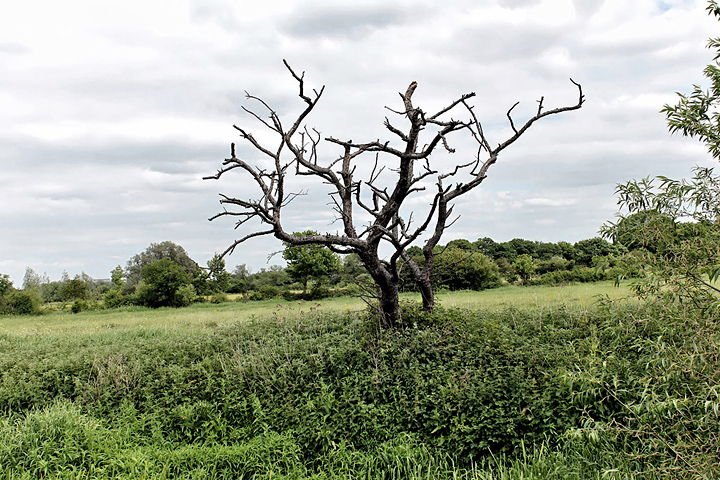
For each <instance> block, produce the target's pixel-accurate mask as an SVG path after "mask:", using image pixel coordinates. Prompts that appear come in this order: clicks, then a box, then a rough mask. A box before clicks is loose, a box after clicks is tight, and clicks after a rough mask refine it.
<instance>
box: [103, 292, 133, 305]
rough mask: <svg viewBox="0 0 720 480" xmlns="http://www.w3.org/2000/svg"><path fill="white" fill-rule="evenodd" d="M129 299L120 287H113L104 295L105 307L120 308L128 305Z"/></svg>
mask: <svg viewBox="0 0 720 480" xmlns="http://www.w3.org/2000/svg"><path fill="white" fill-rule="evenodd" d="M127 303H128V299H127V298H125V296H123V294H122V293H121V292H120V289H119V288H113V289H111V290H108V292H107V293H106V294H105V296H104V297H103V307H105V308H118V307H122V306H123V305H126V304H127Z"/></svg>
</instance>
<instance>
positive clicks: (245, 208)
mask: <svg viewBox="0 0 720 480" xmlns="http://www.w3.org/2000/svg"><path fill="white" fill-rule="evenodd" d="M285 66H286V67H287V69H288V70H289V72H290V75H291V76H292V77H293V78H294V79H295V81H296V82H297V85H298V90H299V92H298V96H299V98H300V99H301V101H302V102H303V103H304V108H303V110H302V111H301V112H300V113H299V114H298V115H297V116H296V117H294V118H291V119H290V121H284V120H283V119H281V118H280V115H279V114H278V113H277V112H276V111H275V110H273V109H272V108H271V107H270V105H269V104H268V103H267V102H265V101H264V100H262V99H261V98H259V97H256V96H252V95H248V96H247V97H248V98H249V99H250V100H252V101H253V102H257V105H258V109H259V111H253V110H251V109H248V108H245V111H246V112H248V113H249V114H250V115H251V116H252V117H253V118H254V119H255V120H257V121H259V122H260V123H261V125H262V126H263V127H264V128H266V129H268V130H269V131H270V133H271V134H272V136H273V140H268V142H267V143H266V142H265V141H264V140H263V141H262V142H261V140H259V139H258V137H256V136H255V135H254V134H252V133H251V132H249V131H247V130H245V129H243V128H240V127H236V129H237V130H238V132H239V133H240V136H241V138H242V139H243V140H245V141H246V142H247V144H248V146H249V147H250V148H252V149H253V151H255V152H258V154H259V155H260V156H261V157H262V158H263V159H266V160H267V163H257V162H258V160H257V156H254V157H253V156H252V155H251V158H252V160H250V159H241V158H238V157H237V156H236V155H235V145H234V144H232V145H231V147H230V158H227V159H225V160H224V162H223V166H222V168H221V169H220V170H219V171H218V172H217V174H215V175H212V176H208V177H205V178H207V179H219V178H220V177H221V176H223V175H224V174H226V173H228V172H230V171H234V172H242V173H244V174H246V175H247V176H248V178H249V179H250V183H251V184H252V185H253V186H254V187H255V188H256V189H257V194H255V195H254V196H253V194H249V193H248V191H247V185H244V186H243V188H242V189H241V193H242V195H243V196H242V197H241V198H237V197H232V196H228V195H222V194H221V200H220V202H221V203H222V204H223V205H224V206H225V208H223V211H222V212H221V213H219V214H217V215H215V216H214V217H212V218H211V220H212V219H214V218H218V217H222V216H229V217H231V218H232V219H234V220H235V221H236V225H243V224H245V225H249V224H248V222H249V221H254V220H259V221H260V222H261V224H263V227H261V228H260V229H258V230H254V231H253V232H251V233H249V234H247V235H245V236H243V237H242V238H240V239H238V240H236V241H234V242H233V243H232V244H231V245H230V246H229V247H228V248H227V249H226V251H225V252H224V253H223V255H224V254H225V253H230V252H232V251H233V250H234V249H235V248H236V247H237V246H238V245H240V244H241V243H243V242H245V241H247V240H248V239H251V238H255V237H258V236H263V235H272V236H273V237H275V238H277V239H279V240H281V241H283V242H285V243H290V244H293V245H297V246H303V245H311V244H315V245H321V246H325V247H329V248H331V249H333V251H334V252H335V253H341V254H348V253H356V254H358V255H359V256H360V258H361V259H362V261H363V265H364V266H365V268H366V270H367V272H368V274H369V275H370V276H371V277H372V279H373V281H374V283H375V285H376V287H377V289H376V292H377V298H378V310H379V312H380V313H381V315H380V319H381V323H382V324H383V326H385V327H393V326H396V325H398V324H399V321H400V316H401V310H400V297H399V283H400V272H399V268H400V264H402V265H403V268H407V269H409V270H410V271H411V272H412V274H413V276H414V277H415V279H416V283H417V284H418V285H419V287H420V290H421V298H422V301H423V309H424V310H426V311H430V310H432V309H433V307H434V305H435V295H434V292H433V288H432V284H431V275H432V272H433V268H434V255H435V247H436V246H437V245H439V243H440V240H441V238H442V235H443V233H444V232H445V230H447V229H448V228H449V227H450V225H451V224H452V222H453V217H454V215H455V213H454V211H453V210H454V203H455V202H456V201H458V200H459V199H460V197H462V196H463V195H465V194H467V193H468V192H470V191H471V190H473V189H475V188H477V187H478V186H479V185H480V184H481V183H482V182H483V181H484V180H485V179H486V178H487V174H488V170H489V169H490V167H491V166H492V165H494V164H495V163H496V162H497V160H498V157H499V155H500V154H501V153H502V152H503V151H504V150H505V149H506V148H508V147H509V146H511V145H512V144H514V143H515V142H516V141H517V140H518V139H519V138H520V137H521V136H522V135H523V134H524V133H525V132H526V131H527V130H528V129H529V128H530V127H531V126H532V125H533V124H535V123H536V122H538V121H540V120H541V119H543V118H545V117H548V116H551V115H555V114H560V113H563V112H568V111H571V110H577V109H579V108H581V107H582V105H583V103H584V96H583V93H582V88H581V87H580V85H579V84H577V83H575V82H573V83H574V84H575V86H576V87H577V89H578V97H577V102H576V103H573V104H572V105H568V106H564V107H560V108H554V109H548V110H545V109H544V105H543V99H542V98H541V99H540V101H539V102H538V105H537V109H533V110H534V112H533V115H532V116H531V117H530V118H529V119H528V120H527V121H525V122H524V123H523V124H521V125H516V124H515V122H514V120H513V118H512V110H513V109H514V108H515V106H516V105H517V103H516V104H515V105H514V106H513V107H511V108H510V109H509V110H508V111H507V112H506V117H507V118H508V121H509V126H510V129H511V131H512V132H511V133H510V134H509V136H508V138H506V139H504V140H501V141H500V142H498V143H496V142H494V141H493V142H491V141H490V140H489V139H488V138H487V137H486V135H485V132H484V130H483V128H482V125H481V123H480V121H479V119H478V118H477V116H476V112H475V110H474V107H473V106H471V105H470V103H469V101H470V99H471V98H473V97H474V96H475V94H474V93H467V94H464V95H461V96H459V97H457V98H456V99H455V100H453V101H450V102H448V103H446V104H445V106H444V107H440V108H438V109H437V110H435V111H430V112H425V111H424V110H422V109H421V108H420V107H418V106H417V105H416V104H414V103H413V101H414V99H413V98H412V97H413V94H414V92H415V90H416V88H417V86H418V84H417V82H412V83H410V85H409V86H408V88H407V89H406V90H405V92H404V93H400V98H401V103H400V105H399V107H398V108H395V109H393V110H391V111H393V112H394V113H395V114H396V115H397V117H396V118H398V119H400V120H401V121H403V122H407V123H406V124H405V126H404V127H402V128H399V127H396V126H395V125H393V123H392V122H391V121H390V120H389V119H385V122H384V124H385V127H386V128H387V130H388V132H389V135H390V137H391V140H392V141H391V140H382V141H381V140H373V141H370V142H355V141H352V140H347V141H344V140H339V139H336V138H333V137H327V138H326V139H325V140H326V141H327V142H328V144H329V145H331V147H332V148H333V149H336V153H331V154H330V157H327V156H325V154H324V152H323V154H322V155H321V153H320V150H321V143H322V142H321V140H322V137H321V135H320V134H319V133H318V132H317V131H316V130H314V129H312V128H308V127H303V123H304V122H305V120H306V118H308V116H309V115H310V114H311V112H312V111H313V110H314V109H315V107H316V105H317V103H318V102H319V101H320V98H321V97H322V94H323V92H324V88H321V89H320V90H319V91H318V90H312V91H309V90H306V87H305V79H304V74H302V75H298V74H297V73H296V72H295V71H294V70H292V68H290V66H289V65H288V64H287V62H285ZM459 134H463V135H466V136H467V138H468V139H469V140H470V141H474V142H475V143H474V145H473V147H472V149H473V152H472V154H470V155H467V154H463V157H462V158H463V160H461V161H460V162H448V163H446V164H445V165H443V166H442V167H441V166H440V164H439V163H435V165H434V166H433V165H431V163H430V158H431V156H432V157H433V160H434V159H435V158H436V157H435V156H434V154H435V152H440V151H441V150H443V149H444V150H445V152H447V153H453V152H455V150H454V149H453V148H452V147H451V145H450V140H451V139H452V138H456V137H457V136H458V135H459ZM491 144H492V145H494V146H491ZM323 157H324V158H329V159H328V160H327V161H326V160H325V159H324V158H323ZM368 158H369V159H370V161H367V160H366V159H368ZM365 165H367V166H368V167H369V168H364V166H365ZM358 167H360V168H358ZM293 175H298V176H299V175H303V176H306V177H309V178H311V179H315V180H318V181H320V182H322V183H323V184H325V185H328V186H329V188H330V190H331V204H332V206H333V207H332V208H333V209H334V211H335V213H336V214H337V217H336V218H337V221H338V224H340V225H341V230H340V231H338V232H335V233H324V234H317V235H303V236H295V235H292V234H291V233H289V232H288V231H287V230H286V229H285V227H286V226H285V225H284V223H283V220H284V219H285V215H283V209H284V208H285V207H286V206H287V205H288V204H289V203H291V202H292V201H293V200H294V199H297V198H298V197H299V193H297V192H292V190H291V189H290V188H289V184H288V182H289V181H290V179H291V178H292V176H293ZM428 189H432V190H433V193H431V194H430V195H431V197H432V200H431V201H430V205H429V208H427V209H426V210H425V211H424V212H415V214H414V215H413V214H412V213H411V211H410V208H408V205H409V204H411V203H412V202H413V199H414V198H417V197H418V196H419V195H428ZM358 213H359V214H360V216H358ZM366 219H369V221H367V220H366ZM360 222H363V223H366V222H367V225H362V228H358V227H361V225H360ZM426 232H427V233H428V235H427V236H425V237H424V238H423V247H422V248H423V254H424V259H425V261H424V263H423V267H422V268H420V267H419V265H418V264H417V263H416V262H414V261H413V260H412V258H411V257H410V256H409V255H408V253H407V249H408V247H410V246H411V245H413V244H414V243H416V242H418V241H419V239H420V238H421V236H423V235H424V234H425V233H426ZM401 260H402V261H401Z"/></svg>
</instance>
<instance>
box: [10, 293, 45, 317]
mask: <svg viewBox="0 0 720 480" xmlns="http://www.w3.org/2000/svg"><path fill="white" fill-rule="evenodd" d="M4 298H5V306H4V309H5V312H4V313H9V314H11V315H37V314H39V313H40V299H39V297H38V295H37V294H35V293H34V292H22V291H14V292H12V293H10V294H9V295H6V296H5V297H4Z"/></svg>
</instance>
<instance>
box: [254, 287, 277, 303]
mask: <svg viewBox="0 0 720 480" xmlns="http://www.w3.org/2000/svg"><path fill="white" fill-rule="evenodd" d="M279 295H280V289H279V288H277V287H273V286H272V285H261V286H260V287H258V289H257V290H254V291H252V292H250V295H249V296H248V299H249V300H271V299H273V298H275V297H277V296H279Z"/></svg>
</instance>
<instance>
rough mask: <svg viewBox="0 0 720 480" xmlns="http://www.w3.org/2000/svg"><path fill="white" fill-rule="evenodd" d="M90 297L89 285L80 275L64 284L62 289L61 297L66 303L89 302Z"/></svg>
mask: <svg viewBox="0 0 720 480" xmlns="http://www.w3.org/2000/svg"><path fill="white" fill-rule="evenodd" d="M89 295H90V291H89V289H88V285H87V283H86V282H85V281H83V279H82V277H81V276H79V275H76V276H75V278H73V279H72V280H68V281H67V282H65V283H63V285H62V288H61V289H60V296H61V298H62V299H63V300H64V301H73V300H87V298H88V296H89Z"/></svg>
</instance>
